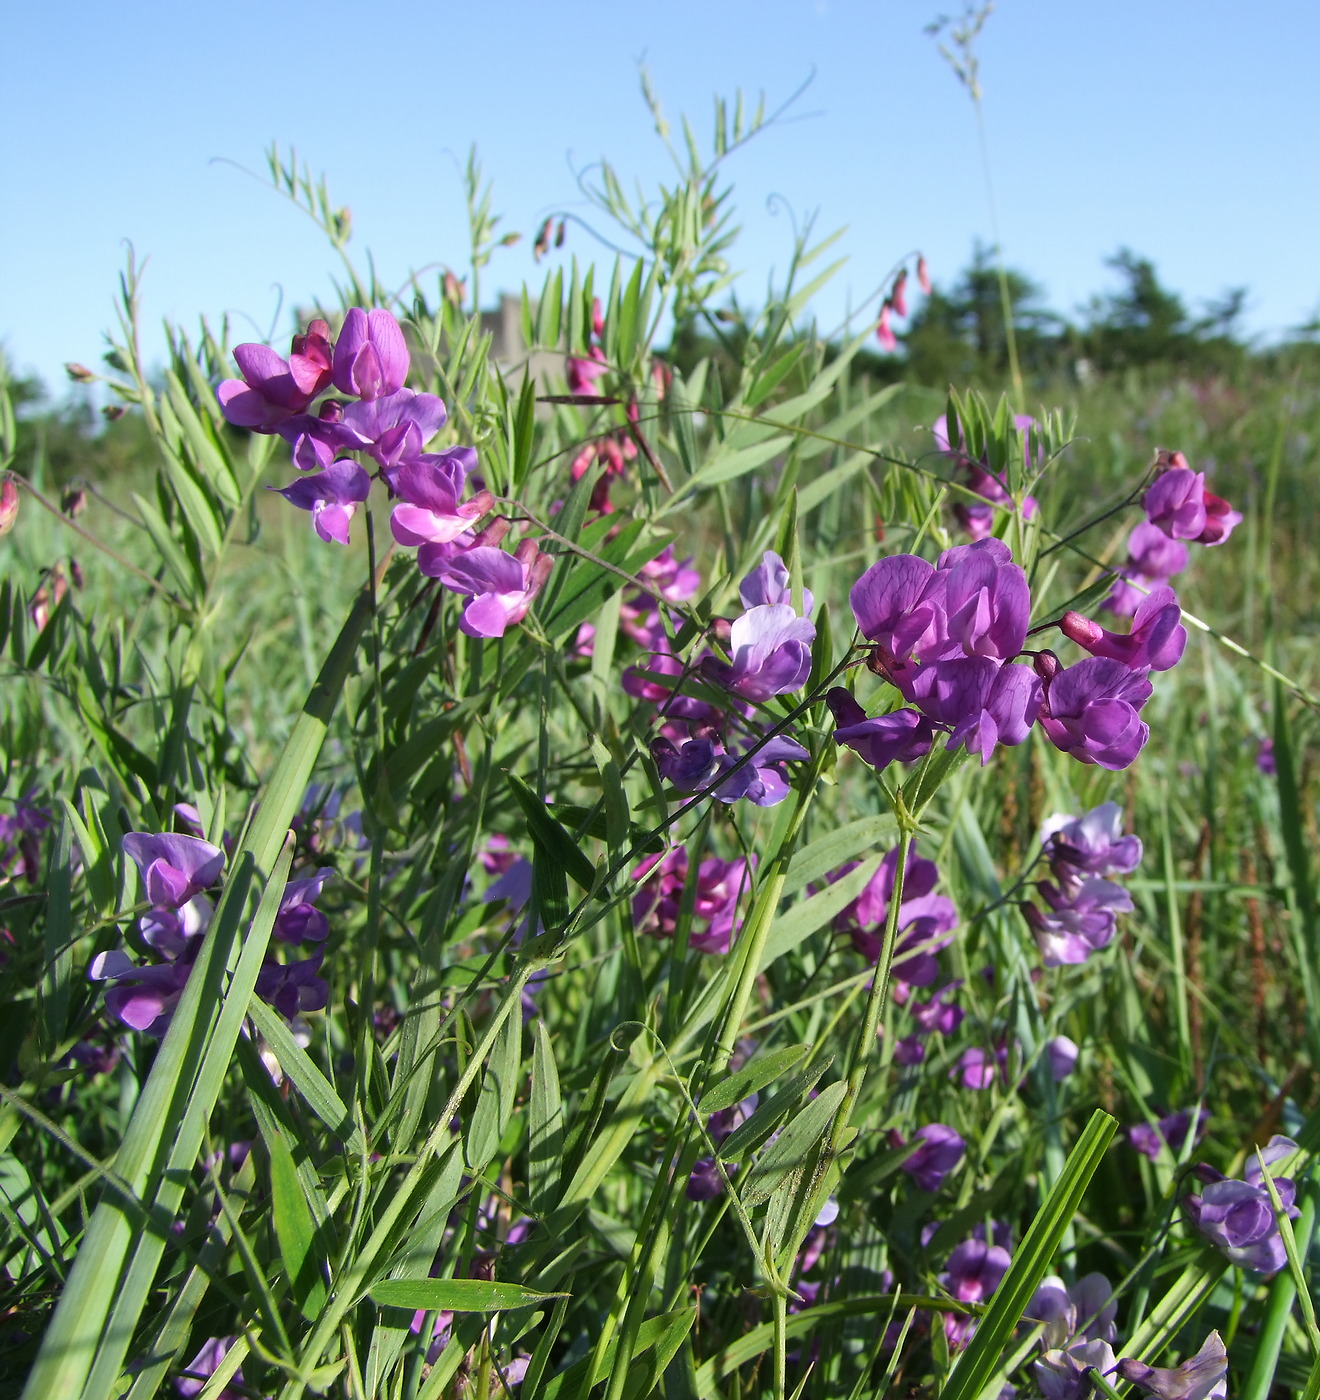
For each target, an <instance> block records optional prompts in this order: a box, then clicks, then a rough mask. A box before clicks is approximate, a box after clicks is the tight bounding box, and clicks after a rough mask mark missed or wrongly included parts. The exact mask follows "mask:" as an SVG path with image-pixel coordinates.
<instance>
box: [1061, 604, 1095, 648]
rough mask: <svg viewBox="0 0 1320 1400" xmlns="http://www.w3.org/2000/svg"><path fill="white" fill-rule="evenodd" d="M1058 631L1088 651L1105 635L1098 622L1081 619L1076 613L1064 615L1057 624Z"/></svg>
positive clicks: (1085, 618)
mask: <svg viewBox="0 0 1320 1400" xmlns="http://www.w3.org/2000/svg"><path fill="white" fill-rule="evenodd" d="M1059 631H1060V632H1062V633H1063V635H1064V636H1065V637H1067V638H1068V639H1069V640H1070V641H1074V642H1076V643H1077V645H1078V646H1080V647H1085V648H1086V649H1087V650H1088V651H1089V650H1090V649H1091V647H1093V646H1094V645H1095V644H1096V643H1097V642H1098V641H1100V640H1101V639H1102V638H1103V637H1104V635H1105V629H1104V628H1103V627H1101V626H1100V624H1099V623H1098V622H1092V621H1091V619H1090V618H1089V617H1083V616H1082V615H1081V613H1077V612H1066V613H1064V615H1063V619H1062V621H1061V622H1060V623H1059Z"/></svg>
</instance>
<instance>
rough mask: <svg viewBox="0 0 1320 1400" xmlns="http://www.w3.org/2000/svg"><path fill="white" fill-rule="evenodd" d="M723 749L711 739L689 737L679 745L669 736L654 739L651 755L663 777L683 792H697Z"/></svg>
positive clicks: (712, 770) (713, 767)
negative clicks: (668, 737) (669, 738)
mask: <svg viewBox="0 0 1320 1400" xmlns="http://www.w3.org/2000/svg"><path fill="white" fill-rule="evenodd" d="M720 752H722V749H721V748H720V747H717V745H716V744H715V742H714V740H712V739H688V740H687V741H686V742H684V743H683V744H680V745H675V744H673V743H672V742H671V741H670V740H668V739H652V740H651V757H652V758H653V759H654V760H655V766H656V768H657V769H658V770H659V772H660V776H661V777H662V778H663V779H664V780H665V782H667V783H673V785H674V786H675V787H676V788H677V789H678V790H679V791H680V792H695V791H696V790H697V788H699V787H701V786H702V784H703V783H704V782H705V781H706V779H707V778H709V777H710V776H711V775H712V774H713V773H714V771H715V757H716V754H717V753H720Z"/></svg>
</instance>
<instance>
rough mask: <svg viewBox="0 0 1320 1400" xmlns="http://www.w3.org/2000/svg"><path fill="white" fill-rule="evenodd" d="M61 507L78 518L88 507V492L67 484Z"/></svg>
mask: <svg viewBox="0 0 1320 1400" xmlns="http://www.w3.org/2000/svg"><path fill="white" fill-rule="evenodd" d="M7 484H8V483H6V485H7ZM60 509H61V510H62V511H63V512H64V514H65V515H67V516H68V517H69V519H70V520H76V519H77V518H78V516H80V515H81V514H82V513H83V511H85V510H86V509H87V492H86V491H84V490H83V489H82V487H81V486H66V487H65V488H64V491H63V492H62V493H61V495H60Z"/></svg>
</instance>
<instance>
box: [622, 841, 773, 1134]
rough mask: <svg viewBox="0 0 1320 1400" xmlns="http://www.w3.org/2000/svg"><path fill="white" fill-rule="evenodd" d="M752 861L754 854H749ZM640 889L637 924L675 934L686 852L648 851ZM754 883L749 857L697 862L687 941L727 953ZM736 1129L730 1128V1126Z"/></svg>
mask: <svg viewBox="0 0 1320 1400" xmlns="http://www.w3.org/2000/svg"><path fill="white" fill-rule="evenodd" d="M751 860H752V862H754V861H755V857H752V858H751ZM632 877H633V879H634V880H636V881H638V883H639V888H638V891H637V893H636V894H635V895H634V896H633V901H632V916H633V924H634V926H635V927H636V929H637V931H638V932H639V933H649V934H651V935H652V936H653V937H655V938H672V937H673V936H674V934H675V932H676V931H677V928H678V921H679V915H680V912H681V910H682V907H683V892H684V890H685V888H686V887H687V882H688V854H687V850H686V848H685V847H683V846H677V847H675V848H674V849H673V850H671V851H667V852H666V853H665V854H664V855H656V856H647V858H646V859H645V860H644V861H642V863H641V864H640V865H639V866H637V867H636V869H635V870H634V871H633V872H632ZM750 883H751V872H750V869H749V862H748V861H747V860H743V859H741V858H740V859H738V860H720V859H719V858H718V857H717V856H710V857H708V858H707V859H706V860H703V861H702V862H701V864H700V865H699V866H698V867H697V880H696V890H695V891H694V893H693V900H692V927H691V931H690V932H689V934H688V946H689V947H691V948H695V949H697V951H698V952H701V953H721V954H722V953H727V952H728V951H729V946H730V944H731V943H732V942H733V938H734V935H735V934H736V933H737V931H738V929H739V928H740V927H741V922H742V921H741V920H740V919H739V917H738V903H739V900H740V899H741V898H742V896H743V894H744V893H745V892H746V891H747V888H748V886H749V885H750ZM729 1131H730V1132H732V1131H733V1129H732V1128H730V1129H729Z"/></svg>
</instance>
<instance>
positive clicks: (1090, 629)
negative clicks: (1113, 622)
mask: <svg viewBox="0 0 1320 1400" xmlns="http://www.w3.org/2000/svg"><path fill="white" fill-rule="evenodd" d="M1059 630H1060V631H1061V632H1062V633H1063V635H1064V636H1065V637H1069V638H1071V640H1072V641H1074V642H1076V643H1077V645H1078V646H1079V647H1082V648H1083V649H1084V650H1086V651H1089V652H1090V653H1091V655H1092V656H1109V657H1112V658H1113V659H1114V660H1115V661H1121V662H1122V663H1123V665H1124V666H1129V667H1131V668H1133V669H1134V670H1151V671H1167V670H1169V669H1170V667H1172V666H1176V665H1177V664H1178V662H1179V661H1180V660H1181V659H1182V654H1183V651H1184V650H1185V649H1186V646H1187V629H1186V628H1185V627H1184V626H1183V625H1182V609H1181V608H1180V607H1179V606H1178V599H1177V597H1176V595H1175V594H1174V591H1173V589H1172V588H1170V587H1169V586H1168V585H1167V584H1161V585H1159V586H1158V587H1156V588H1152V589H1151V591H1150V592H1149V593H1148V594H1147V595H1146V596H1145V597H1144V598H1143V599H1142V600H1141V602H1140V603H1138V604H1137V607H1136V611H1135V613H1134V615H1133V618H1132V629H1131V631H1130V632H1128V633H1126V634H1123V633H1118V632H1107V631H1106V630H1105V629H1104V628H1103V627H1101V626H1100V624H1099V623H1098V622H1092V621H1091V620H1090V619H1089V618H1085V617H1083V616H1082V615H1081V613H1076V612H1066V613H1064V615H1063V618H1062V620H1061V621H1060V623H1059Z"/></svg>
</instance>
